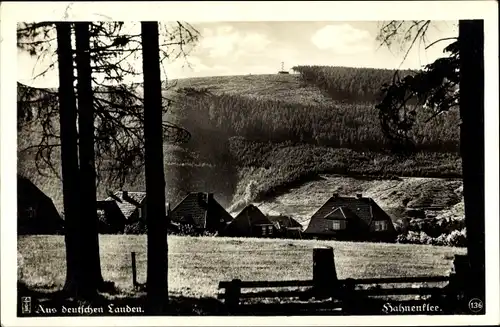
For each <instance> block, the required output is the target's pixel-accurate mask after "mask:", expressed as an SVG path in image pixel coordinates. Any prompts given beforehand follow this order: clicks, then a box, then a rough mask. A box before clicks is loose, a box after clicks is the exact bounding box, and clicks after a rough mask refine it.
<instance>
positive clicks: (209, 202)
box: [169, 192, 233, 233]
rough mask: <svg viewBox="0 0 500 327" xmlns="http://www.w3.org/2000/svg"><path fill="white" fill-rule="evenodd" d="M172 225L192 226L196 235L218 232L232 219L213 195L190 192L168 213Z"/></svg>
mask: <svg viewBox="0 0 500 327" xmlns="http://www.w3.org/2000/svg"><path fill="white" fill-rule="evenodd" d="M169 218H170V219H169V221H170V223H171V224H172V225H174V226H175V225H177V226H182V225H184V226H187V225H189V226H192V227H193V228H194V229H195V231H196V232H197V233H201V232H205V231H206V232H220V231H221V230H223V229H224V228H225V227H226V226H227V224H228V223H229V222H230V221H231V220H233V217H232V216H231V215H230V214H229V213H228V212H227V211H226V209H224V208H223V207H222V206H221V205H220V204H219V202H217V200H215V198H214V195H213V193H202V192H191V193H189V194H188V195H187V196H186V197H185V198H184V199H182V200H181V201H180V202H179V204H177V206H175V208H173V209H172V210H171V211H170V214H169Z"/></svg>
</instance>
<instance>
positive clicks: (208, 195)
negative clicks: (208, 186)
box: [207, 193, 214, 203]
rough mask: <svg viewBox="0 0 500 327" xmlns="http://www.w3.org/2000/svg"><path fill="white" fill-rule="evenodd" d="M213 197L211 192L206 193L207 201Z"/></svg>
mask: <svg viewBox="0 0 500 327" xmlns="http://www.w3.org/2000/svg"><path fill="white" fill-rule="evenodd" d="M213 199H214V194H213V193H207V203H210V202H211V201H212V200H213Z"/></svg>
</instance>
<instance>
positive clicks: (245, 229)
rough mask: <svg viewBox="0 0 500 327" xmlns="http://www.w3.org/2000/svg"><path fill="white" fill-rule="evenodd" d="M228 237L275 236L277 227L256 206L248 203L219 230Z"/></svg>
mask: <svg viewBox="0 0 500 327" xmlns="http://www.w3.org/2000/svg"><path fill="white" fill-rule="evenodd" d="M221 235H223V236H230V237H276V236H278V229H277V228H276V225H275V224H274V223H273V222H272V221H271V220H269V218H268V217H267V216H266V215H264V214H263V213H262V211H260V210H259V208H257V207H256V206H254V205H253V204H250V205H248V206H246V207H245V208H244V209H243V210H241V212H240V213H239V214H238V215H237V216H236V217H235V218H234V219H233V220H232V221H231V222H230V223H229V224H228V225H227V227H226V228H225V229H224V230H223V231H222V232H221Z"/></svg>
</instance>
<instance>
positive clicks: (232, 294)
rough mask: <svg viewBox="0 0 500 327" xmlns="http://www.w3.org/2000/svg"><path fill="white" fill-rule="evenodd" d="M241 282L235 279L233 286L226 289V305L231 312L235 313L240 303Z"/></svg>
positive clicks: (232, 282)
mask: <svg viewBox="0 0 500 327" xmlns="http://www.w3.org/2000/svg"><path fill="white" fill-rule="evenodd" d="M240 296H241V280H240V279H233V280H232V281H231V285H229V287H228V288H227V289H226V304H227V306H228V310H229V311H233V312H234V311H235V309H236V308H237V307H238V305H239V303H240Z"/></svg>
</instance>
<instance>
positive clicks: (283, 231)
mask: <svg viewBox="0 0 500 327" xmlns="http://www.w3.org/2000/svg"><path fill="white" fill-rule="evenodd" d="M267 218H268V219H269V220H270V221H271V222H272V223H273V224H274V226H275V227H276V230H277V231H278V235H279V237H284V238H302V230H303V228H302V225H301V224H300V223H299V222H298V221H296V220H295V219H293V218H292V217H290V216H284V215H268V216H267Z"/></svg>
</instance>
